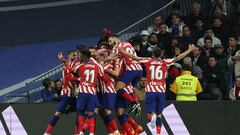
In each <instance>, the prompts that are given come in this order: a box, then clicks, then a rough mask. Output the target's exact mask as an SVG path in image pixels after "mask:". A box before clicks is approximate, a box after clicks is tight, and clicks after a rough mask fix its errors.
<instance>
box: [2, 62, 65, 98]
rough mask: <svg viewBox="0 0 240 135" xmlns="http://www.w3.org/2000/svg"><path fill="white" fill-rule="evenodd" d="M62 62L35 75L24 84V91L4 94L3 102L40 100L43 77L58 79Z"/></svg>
mask: <svg viewBox="0 0 240 135" xmlns="http://www.w3.org/2000/svg"><path fill="white" fill-rule="evenodd" d="M62 69H63V64H60V65H58V66H56V67H54V68H52V69H51V70H49V71H47V72H45V73H43V74H41V75H39V76H37V77H36V78H34V79H33V80H31V81H29V82H27V83H26V85H25V90H24V91H25V92H24V93H22V94H14V95H6V96H5V98H4V102H5V103H27V102H34V103H37V102H42V98H41V90H43V89H44V87H43V86H42V81H43V80H44V79H45V78H48V77H49V78H51V79H53V80H54V79H59V78H61V75H62Z"/></svg>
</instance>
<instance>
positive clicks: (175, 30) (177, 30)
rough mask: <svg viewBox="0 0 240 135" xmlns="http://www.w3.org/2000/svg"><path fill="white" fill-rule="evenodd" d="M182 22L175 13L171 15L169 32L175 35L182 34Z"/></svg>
mask: <svg viewBox="0 0 240 135" xmlns="http://www.w3.org/2000/svg"><path fill="white" fill-rule="evenodd" d="M184 25H185V24H184V22H181V20H180V16H179V15H177V14H174V15H172V26H171V27H170V28H169V30H168V31H169V32H170V33H172V34H173V35H174V36H175V37H181V36H182V32H183V31H182V29H183V26H184Z"/></svg>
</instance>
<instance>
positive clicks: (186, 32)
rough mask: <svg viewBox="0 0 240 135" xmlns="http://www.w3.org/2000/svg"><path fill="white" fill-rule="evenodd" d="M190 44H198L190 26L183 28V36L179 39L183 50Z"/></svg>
mask: <svg viewBox="0 0 240 135" xmlns="http://www.w3.org/2000/svg"><path fill="white" fill-rule="evenodd" d="M189 44H196V41H195V38H194V37H193V36H192V32H191V30H190V28H189V26H187V25H185V26H183V35H182V37H180V38H179V45H180V46H181V48H182V49H183V50H186V49H187V47H188V45H189Z"/></svg>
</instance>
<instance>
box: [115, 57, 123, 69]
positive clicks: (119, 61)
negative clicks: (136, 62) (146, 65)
mask: <svg viewBox="0 0 240 135" xmlns="http://www.w3.org/2000/svg"><path fill="white" fill-rule="evenodd" d="M122 64H123V60H122V59H121V58H117V59H116V60H115V67H116V68H119V69H120V68H121V65H122Z"/></svg>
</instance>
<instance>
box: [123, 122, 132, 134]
mask: <svg viewBox="0 0 240 135" xmlns="http://www.w3.org/2000/svg"><path fill="white" fill-rule="evenodd" d="M123 128H124V130H125V131H126V132H127V134H128V135H131V134H132V128H131V126H130V125H129V124H128V123H127V122H126V123H123Z"/></svg>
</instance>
